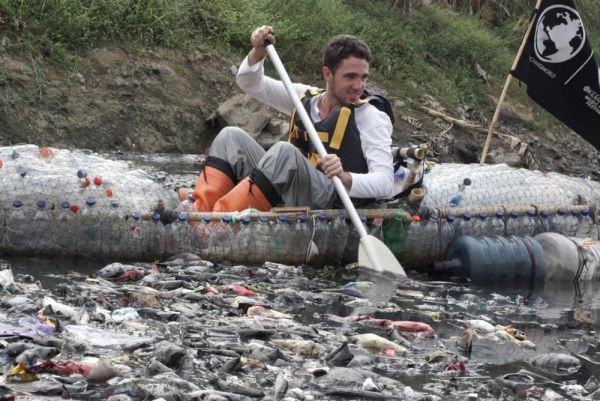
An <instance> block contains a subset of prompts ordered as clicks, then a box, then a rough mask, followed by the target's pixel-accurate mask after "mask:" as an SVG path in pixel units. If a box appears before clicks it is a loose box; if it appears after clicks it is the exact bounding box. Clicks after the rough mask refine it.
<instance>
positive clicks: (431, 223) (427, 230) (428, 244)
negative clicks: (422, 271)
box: [417, 211, 441, 266]
mask: <svg viewBox="0 0 600 401" xmlns="http://www.w3.org/2000/svg"><path fill="white" fill-rule="evenodd" d="M440 229H441V227H440V217H439V214H438V213H437V212H436V211H434V212H432V213H431V214H430V215H429V219H427V220H422V221H421V233H422V234H421V236H422V238H423V243H422V244H421V247H422V248H421V249H422V250H423V252H420V253H419V255H418V256H419V257H418V259H417V264H418V265H419V266H422V265H423V260H424V259H429V258H430V257H431V255H435V257H436V258H438V257H440V256H441V255H440V235H441V233H440Z"/></svg>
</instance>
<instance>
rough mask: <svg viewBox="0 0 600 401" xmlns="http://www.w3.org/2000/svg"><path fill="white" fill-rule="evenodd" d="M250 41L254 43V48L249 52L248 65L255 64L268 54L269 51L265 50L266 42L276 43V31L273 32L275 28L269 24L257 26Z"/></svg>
mask: <svg viewBox="0 0 600 401" xmlns="http://www.w3.org/2000/svg"><path fill="white" fill-rule="evenodd" d="M250 43H251V44H252V50H250V53H248V65H253V64H256V63H258V62H259V61H260V60H262V59H263V58H265V56H266V55H267V51H266V50H265V45H266V44H268V43H270V44H275V33H274V32H273V28H272V27H270V26H268V25H263V26H261V27H260V28H256V29H255V30H254V32H252V35H250Z"/></svg>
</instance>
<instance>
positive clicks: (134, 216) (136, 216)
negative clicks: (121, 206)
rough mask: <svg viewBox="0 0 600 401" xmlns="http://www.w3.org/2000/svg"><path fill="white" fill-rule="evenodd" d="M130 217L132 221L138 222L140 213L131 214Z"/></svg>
mask: <svg viewBox="0 0 600 401" xmlns="http://www.w3.org/2000/svg"><path fill="white" fill-rule="evenodd" d="M131 217H132V218H133V219H134V220H139V219H140V212H133V213H131Z"/></svg>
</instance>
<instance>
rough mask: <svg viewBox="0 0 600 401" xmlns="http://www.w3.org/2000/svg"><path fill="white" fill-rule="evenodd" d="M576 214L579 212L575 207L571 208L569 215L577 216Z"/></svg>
mask: <svg viewBox="0 0 600 401" xmlns="http://www.w3.org/2000/svg"><path fill="white" fill-rule="evenodd" d="M578 214H579V212H578V211H577V209H571V216H575V217H577V215H578Z"/></svg>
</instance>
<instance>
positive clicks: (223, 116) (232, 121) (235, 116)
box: [217, 95, 273, 138]
mask: <svg viewBox="0 0 600 401" xmlns="http://www.w3.org/2000/svg"><path fill="white" fill-rule="evenodd" d="M272 114H273V112H272V111H271V110H270V109H269V108H268V107H267V106H265V105H264V104H262V103H260V102H259V101H258V100H255V99H253V98H251V97H250V96H248V95H236V96H234V97H232V98H230V99H228V100H227V101H226V102H225V103H222V104H221V105H220V106H219V108H218V109H217V115H218V117H219V120H220V121H221V123H222V126H223V127H226V126H235V127H240V128H241V129H243V130H244V131H246V132H247V133H249V134H250V135H252V136H253V137H254V138H256V137H257V136H258V134H260V133H261V132H262V130H263V129H264V128H265V127H266V126H267V124H268V123H269V121H271V115H272Z"/></svg>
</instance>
